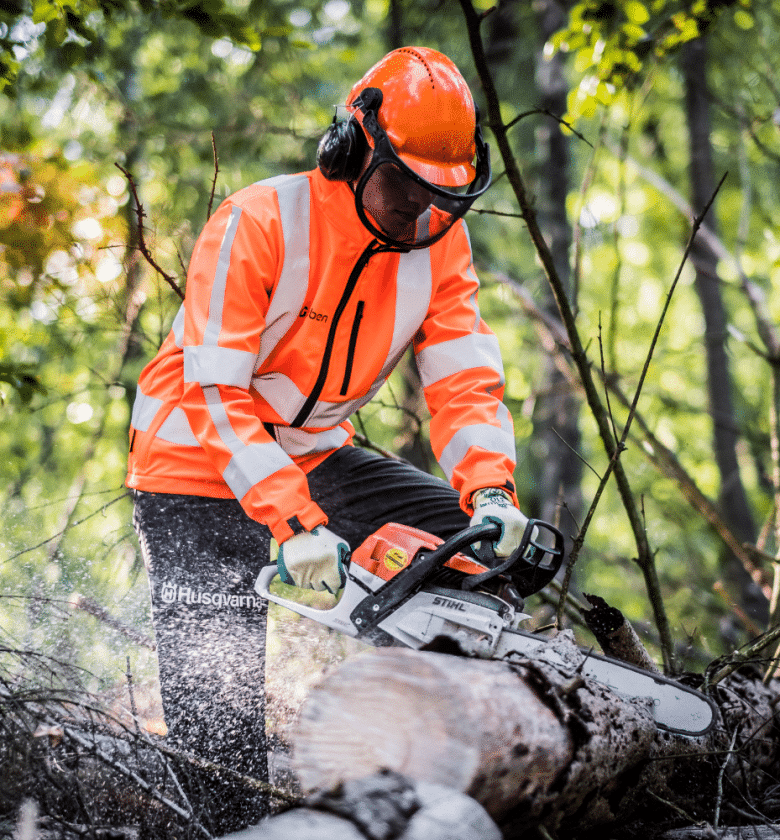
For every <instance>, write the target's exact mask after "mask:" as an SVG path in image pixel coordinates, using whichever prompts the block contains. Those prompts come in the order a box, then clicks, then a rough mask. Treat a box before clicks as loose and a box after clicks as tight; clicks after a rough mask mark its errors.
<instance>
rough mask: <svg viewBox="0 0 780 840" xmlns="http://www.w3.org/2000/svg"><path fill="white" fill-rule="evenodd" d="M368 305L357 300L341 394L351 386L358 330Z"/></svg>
mask: <svg viewBox="0 0 780 840" xmlns="http://www.w3.org/2000/svg"><path fill="white" fill-rule="evenodd" d="M365 305H366V302H365V301H364V300H359V301H358V302H357V311H356V312H355V320H354V321H353V322H352V332H351V333H350V334H349V349H348V350H347V364H346V365H345V367H344V381H343V382H342V383H341V391H340V392H339V393H340V394H341V396H342V397H343V396H345V395H346V393H347V390H348V388H349V380H350V378H351V376H352V365H353V363H354V361H355V347H356V346H357V337H358V331H359V330H360V322H361V320H362V319H363V307H364V306H365Z"/></svg>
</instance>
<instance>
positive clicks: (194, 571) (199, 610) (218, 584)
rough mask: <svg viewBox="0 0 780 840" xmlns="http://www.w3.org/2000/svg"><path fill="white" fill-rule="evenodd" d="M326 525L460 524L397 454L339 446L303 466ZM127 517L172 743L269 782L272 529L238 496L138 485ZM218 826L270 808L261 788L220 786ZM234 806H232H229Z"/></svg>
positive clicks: (438, 487)
mask: <svg viewBox="0 0 780 840" xmlns="http://www.w3.org/2000/svg"><path fill="white" fill-rule="evenodd" d="M308 478H309V488H310V491H311V495H312V498H313V499H314V501H315V502H317V504H318V505H319V506H320V507H321V508H322V509H323V510H324V511H325V513H326V514H327V515H328V517H329V523H328V527H329V528H330V529H331V530H332V531H333V532H335V533H336V534H338V535H339V536H341V537H343V538H344V539H346V540H347V542H348V543H349V544H350V546H351V547H352V548H355V547H357V546H358V545H359V544H360V543H361V542H362V541H363V540H364V539H366V537H368V536H369V535H370V534H372V533H373V532H374V531H376V530H377V528H379V527H380V526H381V525H383V524H385V523H387V522H399V523H401V524H404V525H412V526H414V527H417V528H420V529H422V530H424V531H428V532H429V533H432V534H436V535H437V536H439V537H442V538H443V539H446V538H447V537H449V536H451V535H452V534H454V533H457V532H458V531H460V530H462V529H463V528H465V527H466V526H467V525H468V521H469V519H468V516H467V515H466V514H465V513H464V512H463V511H462V510H461V509H460V506H459V500H458V494H457V493H456V492H455V490H453V489H452V487H450V486H449V485H448V484H447V483H446V482H444V481H442V480H440V479H438V478H435V477H433V476H430V475H428V474H427V473H423V472H421V471H420V470H417V469H415V468H414V467H412V466H410V465H408V464H405V463H403V462H398V461H394V460H391V459H388V458H385V457H382V456H380V455H377V454H375V453H372V452H369V451H368V450H365V449H359V448H356V447H344V448H342V449H339V450H337V451H336V452H334V453H333V454H332V455H331V456H329V457H328V458H327V459H326V460H325V461H324V462H323V463H322V464H320V466H318V467H317V468H316V469H314V470H313V471H312V472H311V473H310V474H309V477H308ZM134 498H135V505H134V524H135V527H136V531H137V533H138V536H139V540H140V544H141V550H142V553H143V557H144V562H145V564H146V568H147V572H148V575H149V586H150V591H151V598H152V615H153V621H154V629H155V636H156V639H157V650H158V659H159V668H160V686H161V692H162V701H163V708H164V713H165V719H166V724H167V726H168V739H169V741H170V742H171V745H172V746H175V747H177V748H179V749H182V750H184V751H186V752H191V753H193V754H195V755H198V756H200V757H202V758H205V759H208V760H210V761H213V762H216V763H219V764H222V765H224V766H226V767H229V768H232V769H234V770H236V771H238V772H240V773H242V774H246V775H250V776H254V777H255V778H259V779H262V780H266V781H267V780H268V764H267V744H266V735H265V696H264V695H265V692H264V682H265V640H266V617H267V604H266V602H264V601H263V600H262V599H260V598H258V597H257V596H256V595H255V592H254V583H255V579H256V578H257V574H258V572H259V570H260V568H261V567H262V566H263V565H266V564H268V562H269V542H270V533H269V531H268V529H267V528H266V527H265V526H263V525H259V524H258V523H257V522H254V521H253V520H251V519H249V517H248V516H246V514H245V513H244V512H243V510H242V508H241V506H240V505H239V503H238V502H237V501H236V500H235V499H212V498H208V497H203V496H186V495H173V494H165V493H148V492H143V491H136V492H135V494H134ZM217 799H218V801H219V803H221V805H222V808H223V810H224V820H220V819H218V820H217V821H218V822H219V823H220V825H219V829H220V830H223V831H224V830H235V829H237V828H240V827H242V826H245V825H249V824H251V823H253V822H257V820H259V818H260V817H261V816H262V815H263V814H264V813H265V812H266V811H267V803H266V802H265V799H264V798H263V797H260V796H258V797H256V798H255V800H253V801H251V800H250V799H249V798H247V797H246V795H245V794H242V795H241V796H240V805H239V806H236V804H235V803H231V796H230V783H229V782H227V781H226V783H225V788H224V790H223V791H221V792H219V793H218V795H217ZM237 807H238V810H236V809H237Z"/></svg>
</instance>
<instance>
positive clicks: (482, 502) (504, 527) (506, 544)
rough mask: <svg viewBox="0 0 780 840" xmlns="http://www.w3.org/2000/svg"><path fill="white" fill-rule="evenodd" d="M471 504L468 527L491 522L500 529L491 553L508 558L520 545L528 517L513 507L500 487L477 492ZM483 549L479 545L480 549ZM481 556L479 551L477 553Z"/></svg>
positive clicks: (505, 492) (507, 494)
mask: <svg viewBox="0 0 780 840" xmlns="http://www.w3.org/2000/svg"><path fill="white" fill-rule="evenodd" d="M471 503H472V505H473V507H474V513H473V515H472V517H471V522H470V523H469V524H470V525H483V524H485V523H488V522H492V523H493V524H494V525H498V526H499V527H500V528H501V533H500V534H499V536H498V539H497V540H494V541H493V551H494V552H495V555H496V557H497V558H505V557H509V555H510V554H511V553H512V552H513V551H514V550H515V549H516V548H517V547H518V546H519V545H520V540H522V538H523V534H524V533H525V526H526V525H527V524H528V517H526V516H524V515H523V514H522V513H520V511H519V510H518V509H517V508H516V507H515V506H514V503H513V502H512V497H511V496H510V495H509V493H507V491H506V490H502V489H501V488H500V487H486V488H485V489H484V490H477V492H476V493H474V496H473V497H472V500H471ZM483 548H484V547H483V546H482V545H481V544H480V549H483ZM479 553H480V554H481V551H480V552H479Z"/></svg>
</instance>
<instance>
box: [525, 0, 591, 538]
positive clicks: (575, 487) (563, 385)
mask: <svg viewBox="0 0 780 840" xmlns="http://www.w3.org/2000/svg"><path fill="white" fill-rule="evenodd" d="M534 9H535V11H536V15H537V19H538V22H539V32H540V35H541V41H542V44H541V45H540V47H539V49H538V51H537V59H536V89H537V91H538V94H539V106H540V108H542V109H543V110H545V111H547V112H549V114H558V115H560V114H564V113H566V109H567V103H566V96H567V94H568V91H569V87H568V82H567V79H566V72H565V59H564V57H563V56H562V55H560V54H556V55H555V56H553V57H552V58H551V59H548V58H546V57H545V56H544V55H543V52H542V46H543V45H544V43H546V41H547V40H548V39H549V38H550V36H551V35H552V34H553V33H554V32H556V31H558V30H559V29H560V28H561V27H562V26H563V25H564V24H565V22H566V19H567V15H568V11H567V9H566V8H565V4H564V3H562V2H560V0H542V2H538V3H535V4H534ZM535 159H536V162H535V170H536V188H535V191H536V194H537V210H538V216H539V225H540V227H541V229H542V232H543V234H544V236H545V239H546V240H547V242H548V243H549V245H550V252H551V254H552V256H553V260H554V261H555V267H556V270H557V271H558V276H559V277H560V278H561V281H562V282H563V283H564V285H565V286H566V287H567V289H568V290H569V296H570V298H572V306H573V307H574V308H575V309H576V305H577V302H576V300H575V299H573V298H574V297H575V295H574V294H573V292H572V282H571V265H570V259H571V257H570V253H569V251H570V249H571V244H572V231H571V226H570V224H569V220H568V213H567V209H566V197H567V195H568V193H569V189H570V178H569V171H570V149H569V139H568V137H566V136H565V135H564V134H563V132H562V131H561V129H560V126H559V125H558V123H557V122H556V121H555V119H554V118H553V117H552V116H544V115H543V116H542V117H540V122H539V125H538V127H537V130H536V155H535ZM545 288H546V289H547V295H546V299H545V302H544V308H545V309H546V311H547V312H548V313H550V315H551V316H552V317H554V318H556V319H557V318H558V317H559V316H558V308H557V306H556V303H555V300H554V299H553V296H552V292H551V290H550V289H549V287H548V286H547V284H545ZM579 416H580V399H579V397H578V396H577V393H576V389H575V388H574V387H572V385H571V383H570V382H569V381H568V380H567V379H566V378H565V377H564V376H563V374H562V373H561V371H560V370H559V369H558V366H557V365H556V363H555V360H554V359H553V358H550V357H547V362H546V368H545V371H544V381H543V385H542V388H541V393H540V394H539V396H538V397H537V399H536V402H535V408H534V451H535V453H536V458H537V459H538V461H539V466H538V469H536V470H535V471H534V475H536V476H538V477H539V480H538V485H537V495H538V498H537V500H536V504H537V506H538V513H537V515H538V516H539V517H540V518H541V519H543V520H545V521H547V522H557V521H558V520H559V518H560V515H559V513H558V510H559V505H560V503H561V501H562V500H563V501H565V503H566V506H567V508H568V509H569V511H570V513H571V516H572V517H573V521H575V522H576V521H578V520H579V513H580V511H581V509H582V489H581V481H582V465H581V462H580V459H579V458H578V457H577V456H576V455H575V454H574V453H575V452H577V451H578V449H579V444H580V437H581V436H580V430H579ZM564 530H568V529H564Z"/></svg>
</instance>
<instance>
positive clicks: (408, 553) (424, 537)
mask: <svg viewBox="0 0 780 840" xmlns="http://www.w3.org/2000/svg"><path fill="white" fill-rule="evenodd" d="M443 542H444V540H441V539H439V537H436V536H434V535H433V534H428V533H426V532H425V531H421V530H419V529H418V528H412V527H411V526H409V525H398V524H397V523H395V522H389V523H388V524H387V525H383V526H382V527H381V528H380V529H379V530H378V531H377V532H376V533H374V534H372V535H371V536H370V537H368V539H366V540H365V541H364V542H363V543H361V545H360V546H359V547H358V548H356V549H355V550H354V551H353V552H352V556H351V557H350V564H355V563H357V565H359V566H362V567H363V568H364V569H366V571H368V572H370V573H371V574H372V575H375V576H376V577H378V578H381V579H382V580H384V581H388V580H391V579H392V578H394V577H395V576H396V575H397V574H398V573H399V572H400V571H401V570H403V569H405V568H406V567H407V566H409V565H411V564H412V563H413V562H414V558H415V557H416V556H417V554H418V552H419V551H420V549H426V550H428V551H433V549H435V548H438V546H440V545H441V544H442V543H443ZM444 568H449V569H455V570H456V571H458V572H462V573H463V574H466V575H478V574H480V573H481V572H484V571H485V570H486V568H487V567H486V566H483V565H482V564H481V563H477V562H476V561H474V560H471V559H470V558H469V557H467V556H466V555H465V554H461V553H458V554H455V555H454V556H453V557H451V558H450V559H449V560H447V562H446V563H445V564H444Z"/></svg>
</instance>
